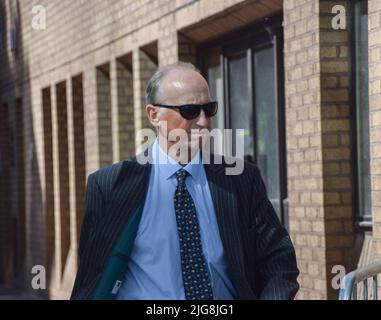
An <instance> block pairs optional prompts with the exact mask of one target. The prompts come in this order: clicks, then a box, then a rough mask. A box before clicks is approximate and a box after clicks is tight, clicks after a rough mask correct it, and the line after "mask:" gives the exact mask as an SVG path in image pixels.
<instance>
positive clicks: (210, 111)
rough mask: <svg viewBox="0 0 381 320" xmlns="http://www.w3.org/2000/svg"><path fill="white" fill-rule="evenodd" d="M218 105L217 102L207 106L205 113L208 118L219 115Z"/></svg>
mask: <svg viewBox="0 0 381 320" xmlns="http://www.w3.org/2000/svg"><path fill="white" fill-rule="evenodd" d="M217 108H218V105H217V103H216V102H211V103H208V104H207V105H205V107H204V112H205V115H206V116H207V117H209V118H210V117H213V116H214V115H215V114H216V113H217Z"/></svg>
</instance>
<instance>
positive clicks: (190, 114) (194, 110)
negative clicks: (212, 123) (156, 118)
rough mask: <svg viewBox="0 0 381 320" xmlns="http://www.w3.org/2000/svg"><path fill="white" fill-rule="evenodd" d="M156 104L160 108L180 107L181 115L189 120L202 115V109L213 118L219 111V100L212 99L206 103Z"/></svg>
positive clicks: (207, 115)
mask: <svg viewBox="0 0 381 320" xmlns="http://www.w3.org/2000/svg"><path fill="white" fill-rule="evenodd" d="M154 106H155V107H160V108H168V109H178V110H179V112H180V114H181V116H182V117H183V118H184V119H187V120H192V119H196V118H197V117H198V116H199V115H200V113H201V110H204V112H205V116H206V117H208V118H211V117H213V116H214V115H215V114H216V113H217V110H218V103H217V101H212V102H208V103H205V104H184V105H182V106H167V105H165V104H154Z"/></svg>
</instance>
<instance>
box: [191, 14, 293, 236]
mask: <svg viewBox="0 0 381 320" xmlns="http://www.w3.org/2000/svg"><path fill="white" fill-rule="evenodd" d="M282 22H283V15H282V13H280V14H276V15H274V16H271V17H267V18H265V19H263V20H262V21H260V22H258V23H255V24H253V25H251V26H248V27H245V28H242V29H240V30H237V31H234V32H230V33H228V34H226V35H224V36H223V37H220V38H218V39H214V40H212V41H209V42H208V43H205V44H201V45H200V46H198V48H197V64H198V66H199V67H200V70H201V72H202V74H203V75H204V76H207V67H208V66H207V63H206V59H204V57H207V54H208V52H210V51H211V49H212V48H216V47H218V48H219V50H218V51H219V52H220V67H221V75H222V79H223V83H224V88H223V99H224V105H225V114H224V125H225V128H231V112H230V110H231V107H230V101H229V59H231V58H232V57H233V56H236V55H239V54H246V56H247V69H248V81H249V94H250V96H249V99H250V103H251V105H252V106H253V117H252V129H253V147H254V159H255V161H257V154H258V152H257V143H256V141H255V137H256V136H257V134H256V133H257V127H256V112H255V85H254V72H255V71H254V65H253V55H254V52H255V50H258V49H261V48H265V47H269V46H274V52H275V57H274V59H275V61H274V66H275V70H274V72H275V85H276V97H275V98H276V99H275V101H276V104H277V112H276V117H277V126H278V161H279V162H278V165H279V190H280V197H279V208H280V212H279V214H280V217H279V218H280V219H281V221H282V224H283V225H284V226H285V227H286V228H287V229H289V223H288V196H287V151H286V121H285V120H286V117H285V114H286V111H285V96H284V95H285V89H284V83H285V81H284V58H283V43H284V42H283V28H282Z"/></svg>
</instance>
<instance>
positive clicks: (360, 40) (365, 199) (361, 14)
mask: <svg viewBox="0 0 381 320" xmlns="http://www.w3.org/2000/svg"><path fill="white" fill-rule="evenodd" d="M354 9H355V10H354V24H355V25H354V27H355V66H356V67H355V86H356V87H355V90H356V121H357V163H358V168H357V174H358V192H359V194H358V200H359V215H360V216H361V217H362V220H367V221H370V220H371V181H370V145H369V91H368V90H369V82H368V70H369V65H368V13H367V11H368V9H367V1H357V2H356V3H355V5H354Z"/></svg>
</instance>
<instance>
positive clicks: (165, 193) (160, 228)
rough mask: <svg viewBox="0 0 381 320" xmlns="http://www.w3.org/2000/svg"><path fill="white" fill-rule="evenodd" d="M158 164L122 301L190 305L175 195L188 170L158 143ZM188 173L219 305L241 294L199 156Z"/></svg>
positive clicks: (155, 156) (153, 170) (154, 167)
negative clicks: (230, 270) (181, 175)
mask: <svg viewBox="0 0 381 320" xmlns="http://www.w3.org/2000/svg"><path fill="white" fill-rule="evenodd" d="M152 157H153V162H154V164H153V165H152V168H151V174H150V177H149V186H148V190H147V196H146V200H145V205H144V209H143V214H142V218H141V222H140V225H139V228H138V232H137V236H136V239H135V242H134V248H133V250H132V253H131V256H130V260H129V264H128V270H127V273H126V276H125V279H124V281H123V284H122V286H121V288H120V289H119V292H118V296H117V299H118V300H149V299H152V300H184V299H185V294H184V286H183V279H182V273H181V262H180V248H179V239H178V234H177V224H176V216H175V209H174V204H173V195H174V193H175V190H176V187H177V181H176V176H175V172H176V171H178V170H179V169H181V168H182V166H181V165H179V164H178V163H177V162H175V161H174V160H173V159H172V158H171V157H169V156H168V155H167V154H166V153H165V152H164V151H163V150H162V148H161V147H160V145H159V143H158V141H157V140H156V141H155V143H154V144H153V147H152ZM184 169H185V170H186V171H188V172H189V174H190V175H189V176H188V178H187V180H186V185H187V188H188V191H189V193H190V195H191V196H192V198H193V201H194V203H195V206H196V210H197V217H198V220H199V225H200V233H201V243H202V248H203V252H204V256H205V259H206V261H207V266H208V269H209V274H210V277H211V283H212V289H213V294H214V299H215V300H231V299H235V298H236V292H235V290H234V287H233V284H232V282H231V280H230V278H229V276H228V273H227V264H226V260H225V257H224V250H223V246H222V242H221V238H220V233H219V229H218V225H217V220H216V214H215V211H214V206H213V201H212V196H211V193H210V189H209V185H208V180H207V178H206V174H205V170H204V166H203V164H202V160H201V157H200V155H199V154H197V155H196V156H195V157H194V158H193V160H192V161H191V162H190V163H188V164H187V165H186V166H185V167H184Z"/></svg>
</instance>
